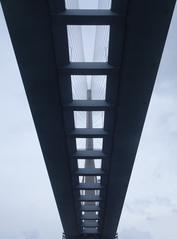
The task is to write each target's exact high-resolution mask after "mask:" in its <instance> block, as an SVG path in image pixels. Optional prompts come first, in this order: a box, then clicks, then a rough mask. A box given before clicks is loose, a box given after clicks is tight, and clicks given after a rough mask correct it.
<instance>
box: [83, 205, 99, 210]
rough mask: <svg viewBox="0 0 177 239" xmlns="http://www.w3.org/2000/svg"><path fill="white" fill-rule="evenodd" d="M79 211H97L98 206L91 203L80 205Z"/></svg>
mask: <svg viewBox="0 0 177 239" xmlns="http://www.w3.org/2000/svg"><path fill="white" fill-rule="evenodd" d="M80 210H81V211H99V210H100V207H99V206H93V205H81V207H80Z"/></svg>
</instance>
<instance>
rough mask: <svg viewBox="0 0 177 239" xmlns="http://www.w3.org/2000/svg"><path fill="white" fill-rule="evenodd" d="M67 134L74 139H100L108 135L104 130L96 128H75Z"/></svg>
mask: <svg viewBox="0 0 177 239" xmlns="http://www.w3.org/2000/svg"><path fill="white" fill-rule="evenodd" d="M67 134H68V136H72V137H76V138H102V137H105V136H108V135H109V134H108V132H106V131H105V130H104V129H98V128H92V129H88V128H76V129H74V130H73V131H71V132H69V133H67Z"/></svg>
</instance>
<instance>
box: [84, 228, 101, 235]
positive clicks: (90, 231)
mask: <svg viewBox="0 0 177 239" xmlns="http://www.w3.org/2000/svg"><path fill="white" fill-rule="evenodd" d="M83 233H84V234H97V233H98V229H96V228H94V227H93V228H85V229H83Z"/></svg>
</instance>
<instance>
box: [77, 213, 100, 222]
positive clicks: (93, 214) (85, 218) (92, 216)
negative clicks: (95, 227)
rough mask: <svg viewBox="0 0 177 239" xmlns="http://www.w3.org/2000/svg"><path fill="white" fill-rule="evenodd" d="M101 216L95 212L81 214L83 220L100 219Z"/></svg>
mask: <svg viewBox="0 0 177 239" xmlns="http://www.w3.org/2000/svg"><path fill="white" fill-rule="evenodd" d="M99 219H100V218H99V216H98V215H96V214H95V213H92V214H90V213H89V214H84V215H82V216H81V220H99Z"/></svg>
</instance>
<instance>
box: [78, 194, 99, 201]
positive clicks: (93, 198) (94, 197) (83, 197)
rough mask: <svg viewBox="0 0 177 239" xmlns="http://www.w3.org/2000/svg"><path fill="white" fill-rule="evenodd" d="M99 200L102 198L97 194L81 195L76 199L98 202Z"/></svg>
mask: <svg viewBox="0 0 177 239" xmlns="http://www.w3.org/2000/svg"><path fill="white" fill-rule="evenodd" d="M101 200H102V198H101V197H100V196H97V195H81V196H80V197H79V199H78V201H82V202H98V201H101Z"/></svg>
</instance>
